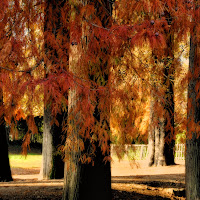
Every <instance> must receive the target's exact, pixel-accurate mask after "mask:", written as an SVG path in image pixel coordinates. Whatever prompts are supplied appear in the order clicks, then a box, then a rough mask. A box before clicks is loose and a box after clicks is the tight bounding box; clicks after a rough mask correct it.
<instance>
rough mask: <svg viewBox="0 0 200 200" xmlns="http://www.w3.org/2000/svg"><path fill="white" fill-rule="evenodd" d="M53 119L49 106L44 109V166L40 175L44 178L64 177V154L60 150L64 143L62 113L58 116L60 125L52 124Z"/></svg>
mask: <svg viewBox="0 0 200 200" xmlns="http://www.w3.org/2000/svg"><path fill="white" fill-rule="evenodd" d="M59 119H60V120H59ZM51 120H52V118H51V112H50V110H49V109H48V108H47V109H45V111H44V131H43V143H42V167H41V171H40V175H41V176H42V178H43V179H60V178H63V177H64V161H63V159H62V154H61V153H60V152H59V150H58V147H59V146H60V145H62V144H63V138H62V126H61V123H62V115H60V116H58V117H57V120H58V122H59V123H60V126H56V125H55V124H53V125H51Z"/></svg>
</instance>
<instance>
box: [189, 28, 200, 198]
mask: <svg viewBox="0 0 200 200" xmlns="http://www.w3.org/2000/svg"><path fill="white" fill-rule="evenodd" d="M194 32H195V30H194ZM199 58H200V44H199V41H198V40H197V37H196V36H195V35H194V36H193V37H191V40H190V56H189V80H188V110H187V120H188V124H187V131H188V133H187V139H186V176H185V183H186V198H187V199H188V200H199V199H200V137H199V121H200V98H199V91H200V87H199V85H200V79H199V74H200V62H199Z"/></svg>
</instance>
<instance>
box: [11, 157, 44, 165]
mask: <svg viewBox="0 0 200 200" xmlns="http://www.w3.org/2000/svg"><path fill="white" fill-rule="evenodd" d="M9 159H10V165H11V167H19V168H38V167H41V163H42V155H38V154H28V155H27V156H26V157H25V156H23V155H21V154H10V155H9Z"/></svg>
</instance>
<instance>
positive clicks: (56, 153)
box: [47, 113, 67, 179]
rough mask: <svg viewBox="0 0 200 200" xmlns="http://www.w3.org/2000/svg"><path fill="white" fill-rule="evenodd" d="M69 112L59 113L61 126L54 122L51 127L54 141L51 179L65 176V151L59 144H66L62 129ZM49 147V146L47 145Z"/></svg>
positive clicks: (58, 118)
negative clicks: (60, 148)
mask: <svg viewBox="0 0 200 200" xmlns="http://www.w3.org/2000/svg"><path fill="white" fill-rule="evenodd" d="M66 115H67V113H61V114H57V117H56V119H57V120H58V123H59V126H57V125H56V124H53V125H52V127H51V129H52V130H51V134H52V142H53V144H52V145H53V148H54V149H53V155H52V156H53V157H52V162H53V165H52V170H51V174H50V179H60V178H63V177H64V161H63V156H64V155H63V152H62V151H61V150H59V146H61V145H64V144H65V135H64V133H63V130H62V126H61V125H62V122H63V120H65V116H66ZM47 148H48V147H47Z"/></svg>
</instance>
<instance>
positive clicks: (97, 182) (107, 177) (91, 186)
mask: <svg viewBox="0 0 200 200" xmlns="http://www.w3.org/2000/svg"><path fill="white" fill-rule="evenodd" d="M77 2H79V3H80V1H76V3H77ZM106 4H107V3H106ZM76 11H77V10H75V11H74V12H76ZM74 14H75V13H73V16H74ZM82 31H83V33H84V30H82ZM70 48H71V53H70V59H69V62H70V65H69V69H70V71H71V72H72V73H73V74H75V75H76V77H79V78H84V79H87V78H88V76H89V72H88V74H86V75H85V74H82V73H80V72H83V69H80V59H81V58H80V56H79V52H78V49H79V48H81V47H80V46H79V45H71V47H70ZM104 82H106V81H104ZM97 98H98V97H97ZM80 99H81V94H79V93H78V90H77V89H76V88H74V89H71V90H70V92H69V98H68V102H69V107H68V108H69V119H70V120H69V126H70V127H72V133H71V139H70V143H71V146H73V148H72V150H71V151H70V152H66V161H65V177H64V194H63V199H64V200H66V199H67V200H85V199H88V200H93V199H95V200H102V199H104V200H110V199H111V168H110V162H109V161H108V162H106V163H105V161H104V157H105V156H106V155H102V150H101V148H100V147H99V142H98V141H97V142H96V144H95V146H96V151H95V152H94V153H95V156H94V157H93V163H94V164H92V163H89V164H88V163H85V164H83V163H81V162H80V160H79V158H80V157H81V155H83V154H84V153H85V152H84V151H81V150H80V146H79V142H78V141H79V137H80V136H79V129H80V127H79V126H80V125H78V124H77V121H80V120H81V119H80V117H81V110H80V113H75V111H74V110H75V109H76V106H77V101H79V100H80ZM98 112H99V111H97V113H95V114H94V115H98V114H99V113H98ZM71 116H74V117H71ZM95 117H97V116H95ZM68 134H69V133H68ZM91 134H92V133H91ZM82 139H83V138H82ZM83 140H84V139H83ZM84 145H85V151H86V152H87V151H89V149H90V148H92V147H91V144H90V142H89V141H84ZM107 156H109V155H107Z"/></svg>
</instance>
